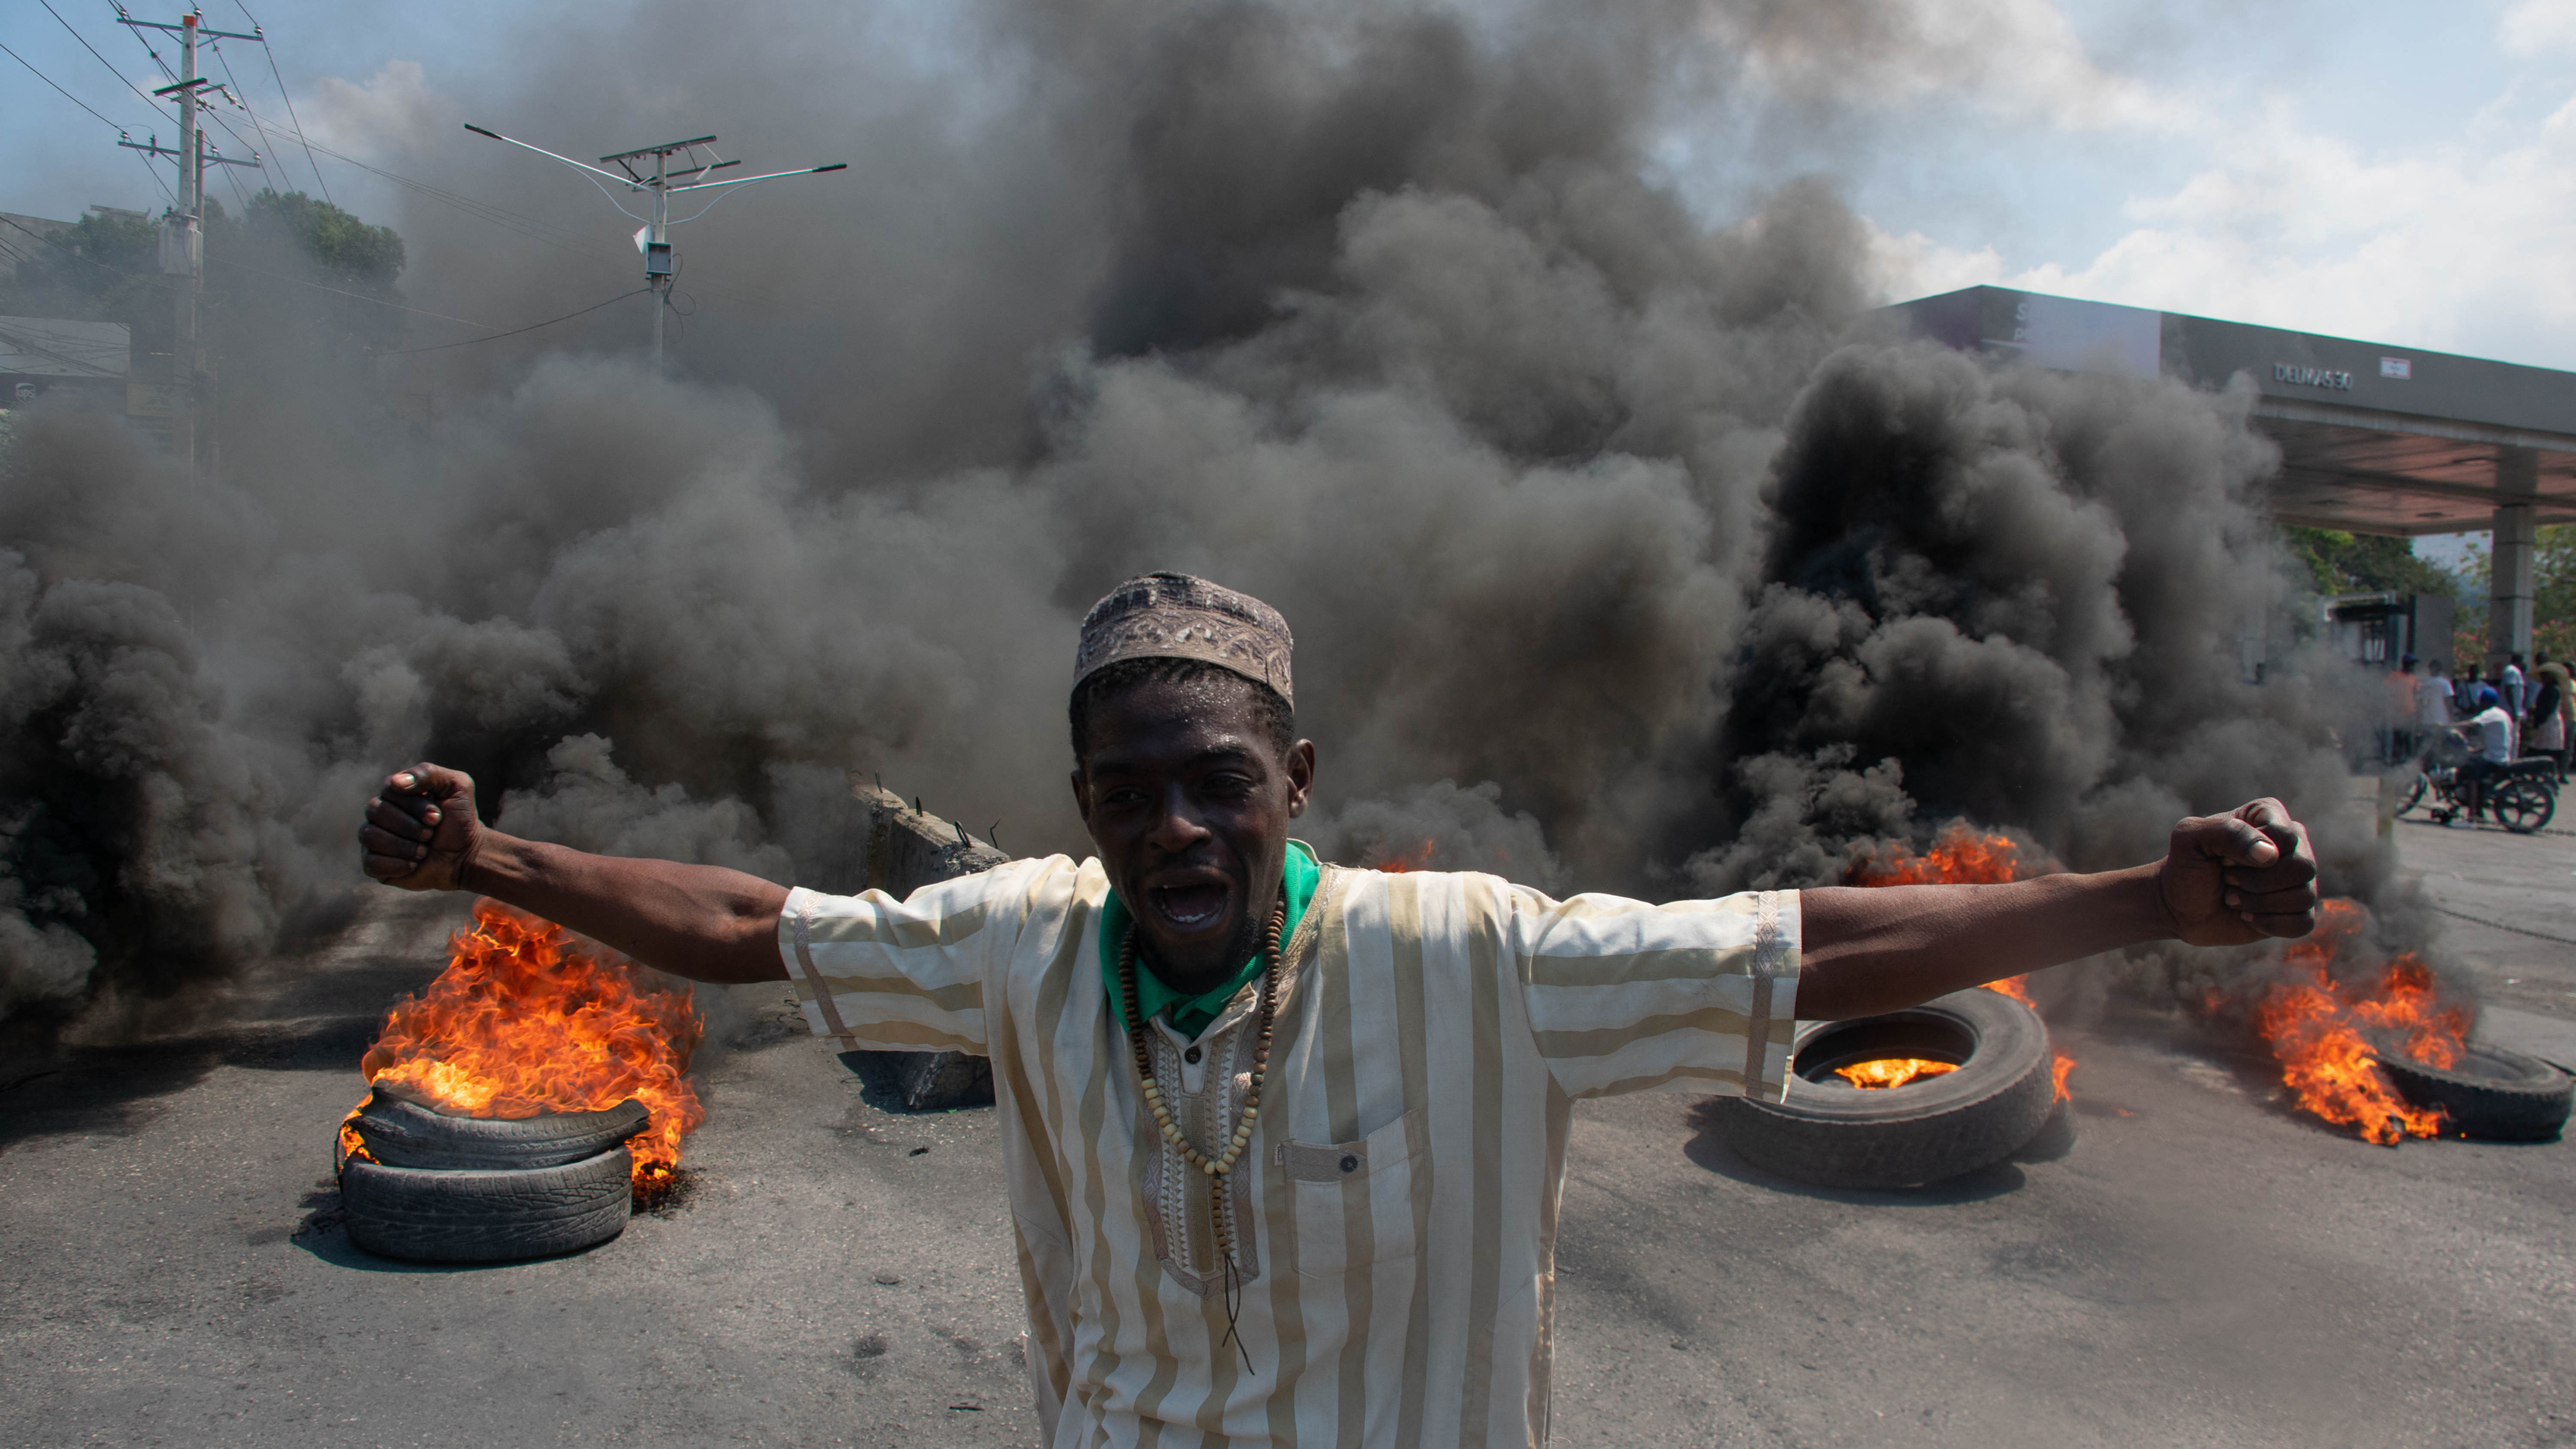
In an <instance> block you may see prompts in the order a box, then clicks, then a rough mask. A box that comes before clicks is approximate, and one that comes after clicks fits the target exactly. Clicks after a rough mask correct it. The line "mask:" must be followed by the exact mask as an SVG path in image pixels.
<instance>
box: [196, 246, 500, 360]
mask: <svg viewBox="0 0 2576 1449" xmlns="http://www.w3.org/2000/svg"><path fill="white" fill-rule="evenodd" d="M206 260H207V262H208V263H209V264H211V265H214V266H218V267H229V268H231V269H232V270H234V271H236V272H248V273H250V274H251V275H252V276H254V277H266V278H268V279H270V280H271V281H277V282H290V283H293V284H294V285H296V286H298V287H311V288H312V289H313V290H314V291H317V292H328V293H330V294H331V295H333V296H335V297H355V298H357V299H358V300H359V301H361V302H373V303H375V304H376V305H377V306H379V307H391V308H393V309H394V310H395V311H397V312H409V313H411V314H412V315H414V316H416V317H435V318H437V319H438V320H439V321H441V322H462V323H464V324H465V325H466V326H468V327H480V328H482V329H483V330H484V331H486V332H493V331H498V330H499V329H497V328H495V327H493V326H492V325H491V324H490V323H488V322H477V321H475V320H474V319H472V318H470V317H450V316H448V315H447V314H446V313H444V312H431V311H426V310H424V309H422V308H419V307H406V306H404V305H403V304H402V303H400V302H388V301H386V300H385V299H384V298H382V297H370V296H368V295H367V294H366V293H364V292H351V291H346V290H343V289H342V288H339V287H326V286H323V285H322V284H321V283H320V282H308V281H306V280H304V279H303V278H302V277H290V276H288V275H286V274H285V273H284V272H267V271H262V270H260V269H259V268H257V267H253V266H247V265H244V264H243V263H241V262H236V261H230V260H227V259H225V258H222V257H208V258H207V259H206ZM503 335H505V336H506V335H507V334H506V333H505V334H503ZM473 340H475V341H477V342H482V341H486V340H488V339H485V338H480V337H478V338H475V339H473Z"/></svg>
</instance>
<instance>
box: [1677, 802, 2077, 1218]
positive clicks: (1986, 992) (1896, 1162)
mask: <svg viewBox="0 0 2576 1449" xmlns="http://www.w3.org/2000/svg"><path fill="white" fill-rule="evenodd" d="M2037 873H2038V872H2037V871H2034V870H2025V869H2024V868H2023V863H2022V855H2021V851H2020V848H2019V847H2018V846H2016V845H2015V844H2014V843H2013V841H2012V840H2011V839H2009V838H2008V837H2005V836H2001V835H1982V834H1979V833H1977V832H1975V831H1972V830H1969V829H1967V828H1966V827H1965V826H1961V825H1953V826H1951V827H1950V828H1949V829H1948V830H1947V831H1945V832H1944V833H1943V834H1942V835H1941V837H1940V838H1939V839H1938V840H1937V841H1935V842H1934V844H1933V845H1932V846H1931V848H1929V849H1928V850H1924V851H1921V852H1919V853H1918V852H1916V851H1915V850H1913V849H1912V848H1911V847H1910V846H1908V845H1906V844H1904V843H1903V842H1901V841H1891V842H1888V843H1886V844H1885V845H1884V846H1883V847H1882V848H1881V851H1880V853H1879V854H1878V855H1877V856H1876V857H1875V858H1874V859H1872V860H1870V861H1869V862H1867V863H1866V864H1864V865H1862V866H1860V867H1858V868H1856V869H1855V870H1853V872H1852V873H1851V884H1853V885H1861V886H1890V885H1980V884H1993V883H1997V882H2002V881H2010V880H2019V879H2021V878H2022V877H2023V876H2024V875H2029V874H2037ZM1790 1051H1791V1055H1790V1067H1789V1090H1788V1095H1787V1098H1786V1100H1784V1101H1782V1102H1780V1103H1778V1104H1776V1105H1774V1104H1770V1103H1764V1102H1755V1101H1752V1100H1750V1099H1733V1100H1725V1101H1720V1102H1714V1103H1712V1104H1711V1123H1712V1125H1713V1126H1714V1127H1715V1128H1716V1130H1717V1132H1718V1135H1719V1136H1721V1137H1722V1138H1724V1139H1725V1141H1726V1143H1727V1145H1728V1146H1729V1147H1731V1148H1733V1149H1734V1151H1735V1153H1736V1155H1738V1156H1740V1157H1742V1158H1744V1159H1745V1160H1746V1161H1747V1162H1750V1163H1752V1164H1753V1165H1754V1166H1756V1167H1760V1168H1762V1169H1764V1170H1765V1171H1769V1172H1775V1173H1778V1174H1779V1175H1780V1176H1782V1177H1787V1178H1792V1179H1795V1180H1797V1181H1800V1182H1811V1183H1815V1184H1817V1185H1818V1186H1821V1187H1845V1188H1880V1189H1885V1188H1901V1187H1912V1186H1916V1185H1918V1184H1923V1183H1932V1182H1939V1181H1942V1180H1943V1179H1946V1178H1952V1177H1957V1176H1959V1175H1960V1174H1962V1173H1967V1172H1974V1171H1976V1170H1977V1169H1978V1168H1980V1167H1985V1166H1988V1165H1990V1164H1992V1163H1996V1162H2000V1161H2002V1160H2003V1159H2004V1158H2005V1157H2008V1156H2010V1155H2011V1154H2012V1153H2014V1152H2016V1151H2018V1150H2020V1149H2021V1148H2022V1147H2023V1146H2025V1145H2026V1144H2028V1143H2029V1142H2030V1141H2031V1139H2032V1138H2034V1137H2036V1136H2038V1135H2039V1133H2040V1130H2041V1128H2042V1127H2044V1126H2045V1125H2046V1124H2047V1122H2048V1120H2049V1115H2050V1113H2051V1112H2052V1111H2054V1110H2055V1109H2056V1108H2057V1105H2058V1104H2059V1103H2062V1102H2064V1101H2066V1100H2067V1099H2068V1094H2067V1090H2066V1079H2067V1077H2068V1075H2069V1074H2070V1073H2072V1072H2073V1071H2074V1070H2075V1059H2074V1058H2073V1057H2070V1056H2066V1055H2064V1054H2062V1053H2058V1052H2055V1051H2053V1050H2052V1049H2051V1047H2050V1043H2049V1038H2048V1027H2047V1024H2046V1023H2045V1022H2043V1021H2042V1020H2041V1019H2040V1015H2039V1009H2038V1007H2037V1005H2036V1004H2034V1003H2033V1002H2032V1000H2031V998H2030V992H2029V990H2028V988H2027V986H2026V984H2025V981H2024V978H2022V977H2018V976H2015V977H2011V978H2008V979H2006V980H2002V981H1997V982H1994V983H1992V984H1991V985H1988V986H1982V987H1978V988H1975V989H1973V990H1969V991H1959V992H1953V993H1951V994H1950V995H1948V996H1944V997H1941V998H1939V999H1938V1000H1935V1001H1928V1002H1925V1003H1924V1004H1923V1005H1921V1006H1918V1007H1913V1008H1911V1009H1908V1010H1905V1011H1898V1012H1890V1013H1888V1014H1886V1015H1884V1016H1871V1017H1862V1018H1858V1019H1856V1020H1852V1021H1830V1022H1813V1023H1809V1024H1808V1025H1806V1026H1804V1027H1802V1028H1800V1030H1799V1032H1798V1036H1797V1039H1796V1041H1795V1042H1794V1043H1793V1044H1792V1046H1791V1049H1790Z"/></svg>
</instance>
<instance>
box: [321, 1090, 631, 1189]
mask: <svg viewBox="0 0 2576 1449" xmlns="http://www.w3.org/2000/svg"><path fill="white" fill-rule="evenodd" d="M651 1120H652V1119H651V1116H650V1114H648V1113H647V1112H646V1111H645V1110H644V1104H643V1103H641V1102H638V1101H636V1100H634V1099H633V1098H631V1097H630V1098H628V1099H627V1100H625V1101H623V1102H620V1103H618V1104H617V1105H616V1106H614V1107H610V1108H607V1109H605V1110H603V1111H598V1112H541V1113H538V1114H537V1115H536V1116H534V1117H520V1118H508V1117H456V1116H450V1115H448V1114H447V1113H445V1112H441V1111H439V1110H438V1109H437V1108H435V1107H433V1106H430V1105H429V1104H428V1103H427V1102H425V1101H423V1100H421V1099H420V1098H419V1097H417V1096H414V1095H412V1094H410V1093H409V1092H407V1091H406V1090H405V1089H404V1088H402V1087H400V1086H397V1085H395V1084H393V1083H389V1082H379V1083H377V1084H376V1088H375V1092H374V1094H373V1095H371V1096H369V1097H368V1098H367V1100H366V1103H365V1104H364V1105H363V1106H361V1107H359V1108H358V1115H357V1116H356V1117H355V1118H352V1119H351V1121H350V1123H349V1125H350V1126H351V1127H354V1128H356V1129H357V1133H358V1136H359V1137H360V1138H361V1139H362V1140H363V1141H364V1142H365V1143H366V1146H367V1155H368V1156H370V1157H372V1158H373V1159H375V1160H376V1161H377V1162H379V1163H382V1164H383V1165H385V1166H387V1167H427V1168H482V1169H508V1168H523V1167H560V1166H562V1165H564V1164H566V1163H570V1162H580V1161H582V1160H583V1159H585V1158H591V1157H597V1156H598V1155H600V1154H601V1153H603V1152H606V1151H608V1150H609V1149H610V1148H612V1147H616V1146H618V1145H620V1144H622V1143H624V1142H625V1141H626V1139H627V1138H629V1137H632V1136H634V1135H635V1134H636V1133H638V1132H641V1131H643V1130H644V1128H645V1125H646V1124H647V1123H648V1122H650V1121H651Z"/></svg>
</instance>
